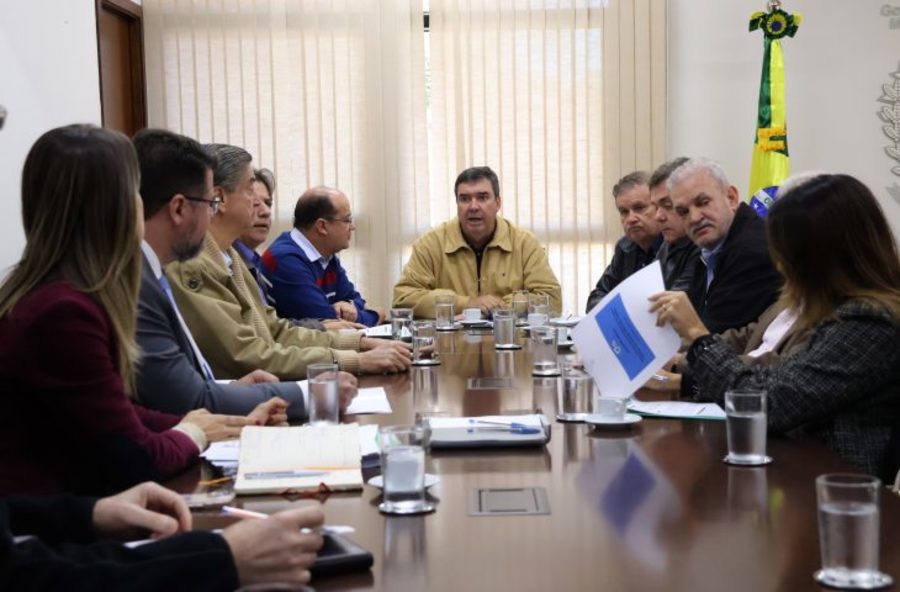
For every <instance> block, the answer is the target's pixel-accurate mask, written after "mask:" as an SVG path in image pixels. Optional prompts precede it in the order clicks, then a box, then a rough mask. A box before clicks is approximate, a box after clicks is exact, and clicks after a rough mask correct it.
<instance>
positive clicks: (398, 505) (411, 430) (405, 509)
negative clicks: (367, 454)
mask: <svg viewBox="0 0 900 592" xmlns="http://www.w3.org/2000/svg"><path fill="white" fill-rule="evenodd" d="M378 446H379V448H380V449H381V473H382V475H383V478H384V490H383V495H384V497H383V500H384V501H382V503H381V504H379V506H378V509H379V510H381V511H382V512H384V513H385V514H421V513H424V512H431V511H433V510H434V504H431V503H428V501H427V500H426V499H425V447H426V430H425V428H424V427H423V426H421V425H414V426H405V425H401V426H381V427H380V428H378Z"/></svg>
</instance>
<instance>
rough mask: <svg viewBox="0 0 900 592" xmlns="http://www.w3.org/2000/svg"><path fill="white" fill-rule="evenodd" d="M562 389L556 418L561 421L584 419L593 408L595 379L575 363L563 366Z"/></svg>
mask: <svg viewBox="0 0 900 592" xmlns="http://www.w3.org/2000/svg"><path fill="white" fill-rule="evenodd" d="M562 383H563V384H562V390H560V391H558V392H559V400H558V405H557V413H556V419H558V420H559V421H584V418H585V416H587V415H588V414H589V413H590V412H591V410H590V407H591V395H592V394H593V392H594V379H593V378H591V375H590V374H588V373H587V372H585V371H584V370H583V369H580V368H578V367H577V366H574V365H566V366H564V367H563V373H562Z"/></svg>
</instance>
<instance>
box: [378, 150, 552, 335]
mask: <svg viewBox="0 0 900 592" xmlns="http://www.w3.org/2000/svg"><path fill="white" fill-rule="evenodd" d="M454 193H455V194H456V208H457V217H456V218H453V219H452V220H450V221H448V222H445V223H444V224H442V225H441V226H439V227H437V228H435V229H433V230H431V231H430V232H428V233H427V234H425V235H424V236H422V237H420V238H419V239H418V240H417V241H416V242H415V243H414V244H413V249H412V255H411V256H410V259H409V261H408V262H407V263H406V267H404V268H403V274H402V276H401V277H400V281H399V282H397V285H396V286H394V306H395V307H410V308H413V309H414V312H415V315H416V316H417V317H427V318H433V317H434V309H435V298H436V297H437V296H439V295H442V294H450V295H453V296H455V297H456V302H455V304H456V310H457V311H459V310H462V309H464V308H480V309H481V310H482V311H483V312H485V313H487V312H489V311H491V310H493V309H495V308H498V307H502V306H509V304H510V301H511V299H512V293H513V292H515V291H517V290H527V291H529V292H532V293H541V294H546V295H547V296H549V299H550V310H551V311H556V312H559V311H560V310H561V306H562V290H561V289H560V287H559V281H557V279H556V276H555V275H554V274H553V270H552V269H550V263H549V262H548V261H547V253H546V252H545V251H544V247H543V246H542V245H541V244H540V243H539V242H538V241H537V239H536V238H535V237H534V235H533V234H531V233H530V232H528V231H527V230H522V229H520V228H517V227H515V226H513V225H512V224H511V223H509V222H508V221H506V220H505V219H503V218H501V217H499V216H498V215H497V214H498V212H499V211H500V206H501V203H502V202H501V199H500V182H499V180H498V179H497V174H496V173H494V171H492V170H491V169H490V168H489V167H474V168H470V169H466V170H464V171H463V172H462V173H460V174H459V176H458V177H457V178H456V185H455V187H454Z"/></svg>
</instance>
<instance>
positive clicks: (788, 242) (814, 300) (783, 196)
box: [651, 174, 900, 480]
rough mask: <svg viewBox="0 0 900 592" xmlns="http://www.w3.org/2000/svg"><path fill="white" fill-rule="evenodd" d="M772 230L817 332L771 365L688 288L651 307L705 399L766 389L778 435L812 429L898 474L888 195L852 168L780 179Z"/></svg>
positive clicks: (897, 334)
mask: <svg viewBox="0 0 900 592" xmlns="http://www.w3.org/2000/svg"><path fill="white" fill-rule="evenodd" d="M766 228H767V235H768V242H769V249H770V251H771V254H772V260H773V261H774V262H775V265H776V267H777V269H778V270H779V271H780V273H781V274H782V275H783V276H784V280H785V283H784V289H783V292H782V301H783V302H784V304H785V305H786V307H788V308H790V309H792V310H794V311H796V317H797V320H796V321H795V324H796V325H798V326H799V328H800V329H802V330H808V331H810V337H809V341H808V342H807V343H806V345H804V346H803V347H802V348H800V349H799V350H798V351H794V352H793V353H791V354H790V355H787V356H785V357H783V358H781V359H779V360H777V361H776V362H775V363H773V364H772V365H770V366H764V365H751V364H749V363H747V362H745V361H743V360H741V359H740V358H739V356H738V355H737V353H736V352H734V351H733V350H732V349H731V348H729V347H728V346H727V345H726V344H725V343H724V342H723V341H722V340H721V339H720V338H719V337H716V336H713V335H710V333H709V331H708V330H707V329H706V327H705V326H704V325H703V323H702V322H701V321H700V319H699V318H698V317H697V314H696V312H695V311H694V309H693V308H692V307H691V305H690V302H689V301H688V300H687V298H685V297H684V294H683V293H677V292H663V293H661V294H657V295H655V296H653V297H652V298H651V300H652V302H653V304H652V306H651V311H653V312H657V313H658V315H659V316H658V322H659V323H660V324H662V323H666V322H668V323H671V324H672V327H674V328H675V330H676V331H678V333H679V335H681V337H682V338H683V339H684V340H685V342H686V343H688V344H689V345H690V347H689V349H688V352H687V360H688V363H689V364H690V367H691V369H692V371H693V379H694V382H695V384H696V385H697V386H698V387H699V388H698V393H699V397H701V398H703V399H705V400H713V401H716V402H718V403H719V404H722V402H723V399H724V396H725V391H726V390H729V389H735V388H754V389H764V390H766V391H767V393H768V427H769V431H770V432H771V433H789V434H798V435H808V436H812V437H814V438H817V439H819V440H821V441H823V442H825V443H826V444H827V445H829V446H830V447H831V448H833V449H834V450H835V451H836V452H838V453H839V454H840V455H841V456H843V457H844V458H846V459H847V460H848V461H850V462H851V463H853V464H855V465H856V466H858V467H859V468H861V469H864V470H866V471H867V472H869V473H871V474H875V475H879V474H880V475H882V476H884V477H890V478H891V479H892V480H893V472H895V471H896V470H897V467H896V466H895V464H896V463H895V461H894V460H892V458H891V456H892V454H894V451H893V450H892V448H893V444H892V434H893V432H894V431H896V426H897V425H898V424H900V260H898V255H897V245H896V243H895V241H894V237H893V234H892V233H891V230H890V227H889V226H888V223H887V220H886V219H885V217H884V214H883V213H882V211H881V208H880V207H879V205H878V202H877V201H876V199H875V197H874V196H873V195H872V192H871V191H870V190H869V189H868V188H867V187H866V186H865V185H863V184H862V183H860V182H859V181H858V180H856V179H855V178H853V177H851V176H848V175H832V174H816V175H804V176H803V177H801V178H797V179H794V180H789V181H788V182H786V183H785V185H784V186H783V187H782V188H781V190H780V191H779V196H778V201H776V202H775V204H774V205H773V206H772V208H771V210H770V212H769V216H768V218H767V223H766ZM894 437H896V435H895V434H894Z"/></svg>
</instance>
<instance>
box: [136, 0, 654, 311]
mask: <svg viewBox="0 0 900 592" xmlns="http://www.w3.org/2000/svg"><path fill="white" fill-rule="evenodd" d="M422 4H423V0H327V1H325V0H144V2H143V7H144V26H145V44H146V50H145V53H146V56H147V79H148V88H149V92H148V94H149V96H148V107H149V119H150V125H152V126H157V127H165V128H168V129H171V130H173V131H177V132H180V133H183V134H186V135H189V136H192V137H195V138H197V139H198V140H200V141H201V142H226V143H231V144H236V145H239V146H243V147H244V148H246V149H247V150H248V151H250V152H251V153H252V154H253V156H254V160H255V162H256V165H257V166H267V167H270V168H272V169H273V170H274V171H275V174H276V177H277V178H278V189H277V191H276V207H275V212H274V214H275V217H276V220H275V224H274V226H273V236H274V235H275V234H276V233H277V232H280V231H282V230H285V229H287V228H289V227H290V225H291V219H292V215H293V207H294V202H295V200H296V198H297V197H298V196H299V195H300V193H302V192H303V190H305V189H306V188H308V187H310V186H313V185H318V184H326V185H333V186H336V187H338V188H340V189H342V190H343V191H345V192H346V193H347V195H348V196H349V197H350V200H351V204H352V206H353V213H354V216H355V217H356V218H357V219H358V221H359V222H358V224H357V226H358V228H357V232H356V235H355V239H354V244H353V245H352V247H351V248H350V249H349V250H347V251H345V252H343V253H341V260H342V261H343V263H344V265H345V266H346V267H347V269H348V273H349V274H350V276H351V278H352V279H353V280H354V282H355V283H356V285H357V287H358V288H359V289H360V291H361V292H362V293H363V295H365V296H366V298H368V299H369V300H370V301H372V302H373V303H375V304H379V305H384V306H386V305H388V304H389V300H390V296H391V288H392V286H393V284H394V282H395V281H396V280H397V278H398V277H399V274H400V270H401V269H402V266H403V263H404V262H405V260H406V258H407V257H408V256H409V247H410V245H411V243H412V241H413V240H414V239H415V238H416V236H418V235H419V234H421V233H422V232H424V231H426V230H428V229H429V228H431V227H432V226H435V225H437V224H440V223H441V222H443V221H444V220H446V219H448V218H450V217H452V216H453V215H454V214H455V205H454V200H453V181H454V179H455V177H456V175H457V174H458V173H459V171H461V170H462V169H464V168H467V167H469V166H475V165H482V164H487V165H489V166H491V167H492V168H494V169H495V170H496V171H497V173H498V175H499V176H500V182H501V192H502V195H503V198H504V204H503V209H502V210H501V213H502V214H503V215H504V216H506V217H507V218H508V219H510V220H511V221H512V222H514V223H515V224H518V225H520V226H522V227H524V228H528V229H530V230H532V231H533V232H534V233H535V234H536V235H537V236H538V238H539V240H541V241H542V242H543V243H544V244H545V245H546V246H547V250H548V255H549V257H550V263H551V265H552V266H553V269H554V270H555V272H556V274H557V277H558V278H559V280H560V283H561V284H562V287H563V307H564V309H565V311H571V312H580V311H582V310H583V307H584V302H585V300H586V298H587V294H588V292H589V291H590V289H591V288H592V287H593V284H594V283H595V282H596V280H597V278H598V277H599V275H600V273H602V271H603V268H604V267H605V266H606V264H607V263H608V260H609V258H610V257H611V256H612V245H613V244H614V243H615V240H616V239H617V238H618V237H619V236H620V235H621V233H622V230H621V227H620V225H619V222H618V218H617V216H616V214H615V207H614V204H613V202H612V197H611V194H610V190H611V187H612V185H613V184H614V183H615V181H616V180H617V179H618V177H619V176H621V175H622V174H624V173H627V172H630V171H631V170H634V169H636V168H645V169H646V168H651V167H652V166H653V165H656V164H659V163H660V162H662V160H664V159H665V2H663V1H661V0H633V1H622V2H617V1H616V0H611V1H610V2H609V4H608V5H606V4H607V2H606V1H605V0H558V1H551V2H535V1H529V0H431V1H430V3H429V5H428V9H429V12H430V23H429V24H430V31H429V32H428V33H427V34H426V33H425V31H424V19H423V6H422Z"/></svg>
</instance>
